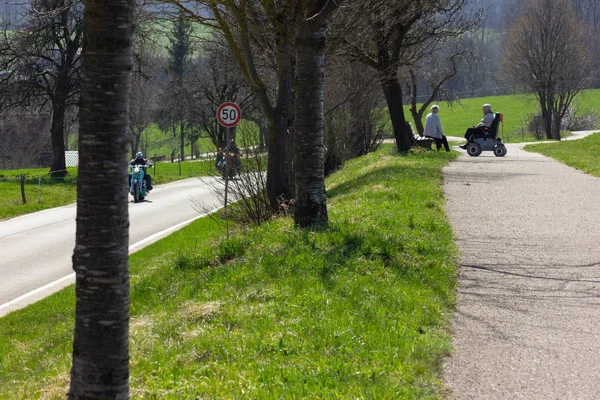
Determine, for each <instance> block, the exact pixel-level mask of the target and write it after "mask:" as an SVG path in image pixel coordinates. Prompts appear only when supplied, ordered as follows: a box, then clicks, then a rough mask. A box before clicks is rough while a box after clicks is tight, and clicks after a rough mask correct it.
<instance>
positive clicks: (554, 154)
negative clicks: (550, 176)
mask: <svg viewBox="0 0 600 400" xmlns="http://www.w3.org/2000/svg"><path fill="white" fill-rule="evenodd" d="M525 150H527V151H532V152H536V153H540V154H543V155H545V156H548V157H551V158H554V159H555V160H557V161H560V162H562V163H563V164H566V165H568V166H570V167H573V168H577V169H578V170H580V171H582V172H584V173H586V174H589V175H592V176H596V177H600V132H596V133H594V134H593V135H589V136H586V137H584V138H583V139H579V140H571V141H561V142H556V143H539V144H528V145H527V146H525Z"/></svg>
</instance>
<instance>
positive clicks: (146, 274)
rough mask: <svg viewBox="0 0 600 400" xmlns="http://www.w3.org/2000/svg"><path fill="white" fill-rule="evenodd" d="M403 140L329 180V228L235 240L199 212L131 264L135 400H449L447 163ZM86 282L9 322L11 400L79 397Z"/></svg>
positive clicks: (271, 228)
mask: <svg viewBox="0 0 600 400" xmlns="http://www.w3.org/2000/svg"><path fill="white" fill-rule="evenodd" d="M457 155H458V153H456V152H450V153H446V152H431V151H429V152H425V151H418V152H411V153H409V154H406V155H398V154H397V153H395V152H394V150H393V147H392V146H384V147H383V148H382V149H381V150H379V151H377V152H375V153H372V154H369V155H367V156H364V157H361V158H359V159H355V160H352V161H350V162H348V163H347V164H346V167H345V168H344V169H342V170H341V171H338V172H337V173H335V174H333V175H332V176H330V177H329V178H328V179H327V188H328V209H329V216H330V223H329V226H328V227H326V228H322V229H318V230H300V229H295V228H294V227H293V221H292V220H291V218H289V217H282V218H278V219H276V220H273V221H270V222H268V223H265V224H263V225H261V226H260V227H257V228H253V229H251V230H242V229H241V228H240V229H238V231H237V233H236V234H233V235H232V236H230V238H229V239H228V240H227V239H225V238H224V231H223V226H222V224H220V223H218V221H216V220H215V219H214V218H203V219H200V220H198V221H196V222H194V223H193V224H191V225H190V226H189V227H186V228H184V229H182V230H181V231H178V232H176V233H174V234H173V235H171V236H170V237H168V238H166V239H163V240H161V241H159V242H157V243H155V244H153V245H151V246H149V247H147V248H145V249H143V250H140V251H139V252H137V253H135V254H133V255H132V256H131V287H132V291H131V323H130V351H131V397H132V398H147V399H151V398H152V399H155V398H156V399H195V398H218V399H231V398H249V399H298V398H323V399H358V398H372V399H375V398H376V399H400V398H411V399H413V398H438V397H441V395H442V393H443V391H444V388H443V385H442V383H441V360H442V358H443V357H444V356H445V355H447V354H448V353H449V352H450V351H451V344H450V337H449V332H448V324H449V319H450V316H451V312H452V308H453V305H454V290H455V284H456V273H457V252H456V248H455V246H454V243H453V236H452V231H451V228H450V225H449V222H448V221H447V220H446V216H445V213H444V209H443V207H444V198H443V191H442V188H441V180H442V172H441V169H442V167H443V166H444V165H445V164H447V163H448V162H449V161H450V160H452V159H454V158H455V157H456V156H457ZM73 315H74V289H73V288H72V287H70V288H67V289H65V290H63V291H61V292H59V293H57V294H55V295H53V296H51V297H50V298H47V299H45V300H43V301H41V302H39V303H36V304H34V305H32V306H30V307H28V308H26V309H24V310H19V311H17V312H14V313H11V314H9V315H7V316H6V317H4V318H1V319H0V398H3V399H4V398H7V399H14V398H18V399H21V398H23V399H25V398H27V399H29V398H62V397H64V395H65V393H66V391H67V390H68V377H69V369H70V352H71V341H72V329H73V323H74V321H73V318H74V317H73Z"/></svg>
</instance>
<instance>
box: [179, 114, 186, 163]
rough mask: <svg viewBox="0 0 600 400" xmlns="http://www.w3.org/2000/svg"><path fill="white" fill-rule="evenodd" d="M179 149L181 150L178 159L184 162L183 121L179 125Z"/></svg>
mask: <svg viewBox="0 0 600 400" xmlns="http://www.w3.org/2000/svg"><path fill="white" fill-rule="evenodd" d="M179 148H180V150H181V154H180V156H179V159H180V160H181V161H185V123H184V122H183V121H181V122H180V123H179Z"/></svg>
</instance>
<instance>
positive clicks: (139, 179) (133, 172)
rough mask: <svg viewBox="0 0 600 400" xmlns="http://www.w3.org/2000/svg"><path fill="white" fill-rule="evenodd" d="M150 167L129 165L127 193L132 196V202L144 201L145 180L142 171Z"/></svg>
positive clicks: (145, 193) (145, 191)
mask: <svg viewBox="0 0 600 400" xmlns="http://www.w3.org/2000/svg"><path fill="white" fill-rule="evenodd" d="M149 167H150V165H131V164H130V165H129V172H130V175H129V176H130V181H129V193H131V195H132V196H133V202H134V203H139V202H142V201H144V199H145V198H146V196H147V195H148V190H147V188H146V180H145V179H144V175H145V174H146V173H145V172H144V171H145V170H146V168H149Z"/></svg>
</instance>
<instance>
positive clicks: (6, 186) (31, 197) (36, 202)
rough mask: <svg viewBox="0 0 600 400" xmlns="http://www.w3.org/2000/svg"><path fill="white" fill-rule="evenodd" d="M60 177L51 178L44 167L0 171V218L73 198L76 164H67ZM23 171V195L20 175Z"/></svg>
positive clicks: (63, 203) (75, 186) (70, 200)
mask: <svg viewBox="0 0 600 400" xmlns="http://www.w3.org/2000/svg"><path fill="white" fill-rule="evenodd" d="M68 170H69V175H67V177H66V178H65V179H64V180H56V179H52V178H51V177H50V176H49V175H48V168H38V169H20V170H11V171H5V170H4V171H0V219H4V218H10V217H14V216H17V215H22V214H27V213H31V212H36V211H41V210H45V209H47V208H53V207H59V206H64V205H66V204H70V203H73V202H75V200H76V199H77V178H76V176H77V168H68ZM21 174H24V175H25V198H26V201H27V203H26V204H23V200H22V197H21V183H20V175H21Z"/></svg>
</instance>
